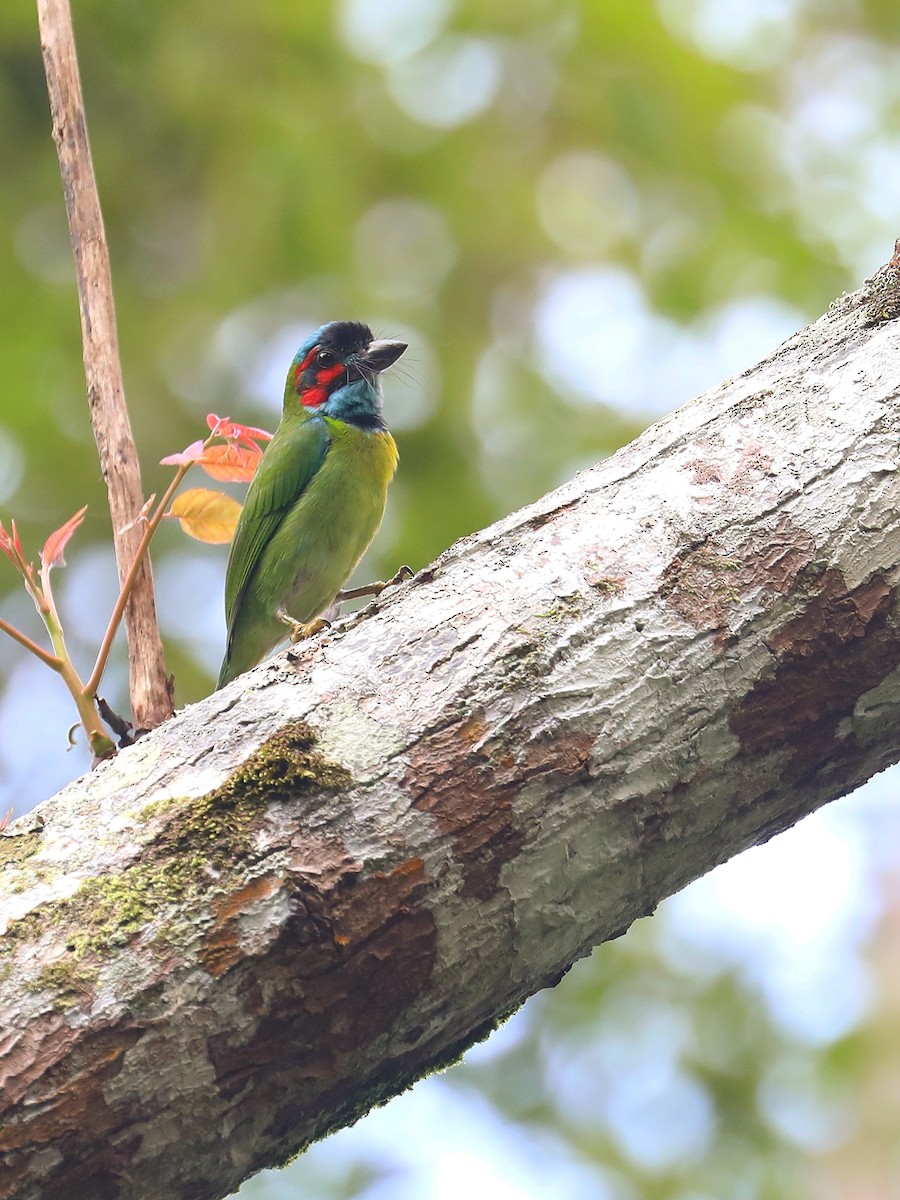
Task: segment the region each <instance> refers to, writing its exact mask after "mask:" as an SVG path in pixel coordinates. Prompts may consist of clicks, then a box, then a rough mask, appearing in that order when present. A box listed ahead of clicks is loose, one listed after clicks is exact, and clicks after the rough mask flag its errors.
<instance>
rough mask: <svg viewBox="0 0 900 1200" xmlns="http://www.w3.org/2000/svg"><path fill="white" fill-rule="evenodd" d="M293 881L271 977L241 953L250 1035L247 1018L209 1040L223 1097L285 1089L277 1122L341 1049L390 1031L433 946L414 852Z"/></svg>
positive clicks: (423, 980) (302, 1101)
mask: <svg viewBox="0 0 900 1200" xmlns="http://www.w3.org/2000/svg"><path fill="white" fill-rule="evenodd" d="M331 865H332V867H334V865H335V864H334V863H332V864H331ZM288 882H289V883H290V882H291V881H290V880H289V881H288ZM293 883H294V886H296V888H297V900H296V904H295V916H293V917H292V918H291V920H290V921H289V922H288V923H287V925H286V926H285V928H284V930H283V931H282V934H281V935H280V938H279V943H280V949H279V948H278V947H276V948H275V953H274V954H271V955H268V956H267V960H266V961H267V962H271V961H276V962H278V963H279V964H280V966H279V973H278V977H277V978H272V977H261V976H260V975H259V974H258V973H257V972H256V971H255V970H253V964H251V963H249V962H248V963H247V964H246V968H245V969H248V970H249V971H250V973H251V980H250V983H249V985H248V986H249V989H250V991H249V992H248V995H249V994H250V993H253V997H254V999H255V1000H256V1002H257V1003H258V1002H259V1001H260V1000H262V1001H263V1002H264V1003H265V1009H264V1014H265V1015H263V1016H261V1018H260V1019H259V1020H257V1021H256V1022H255V1023H253V1024H251V1025H250V1026H249V1036H247V1033H248V1029H247V1028H246V1027H245V1028H244V1029H241V1030H235V1031H232V1032H229V1033H228V1034H222V1035H218V1036H217V1037H215V1038H212V1039H210V1042H209V1047H208V1048H209V1055H210V1060H211V1061H212V1063H213V1066H214V1068H215V1071H216V1078H217V1085H218V1087H219V1090H220V1092H221V1093H222V1094H223V1095H224V1096H226V1097H227V1098H229V1099H231V1098H233V1097H235V1096H237V1095H238V1094H239V1093H240V1092H242V1091H243V1090H244V1089H245V1088H247V1087H248V1086H249V1085H251V1084H253V1083H254V1082H255V1081H256V1080H259V1081H260V1082H261V1084H262V1085H263V1086H265V1087H269V1086H271V1087H273V1088H275V1089H283V1090H284V1094H285V1096H286V1097H289V1099H287V1100H286V1101H285V1105H284V1107H283V1108H281V1109H280V1111H281V1116H280V1117H276V1123H277V1122H278V1120H280V1119H283V1118H284V1119H286V1117H285V1113H286V1112H290V1114H291V1119H292V1120H293V1121H295V1122H296V1121H297V1120H299V1119H300V1118H299V1114H300V1112H301V1111H302V1110H303V1109H304V1107H305V1106H306V1105H307V1104H308V1103H309V1099H310V1096H311V1095H312V1094H313V1093H314V1092H315V1089H316V1088H317V1087H319V1086H320V1085H321V1080H323V1079H326V1080H327V1079H329V1078H331V1077H332V1076H333V1075H339V1074H340V1072H341V1070H342V1067H341V1063H342V1061H343V1058H344V1056H347V1055H350V1054H353V1053H357V1052H358V1051H359V1050H360V1048H363V1047H366V1046H368V1045H370V1044H371V1043H372V1041H374V1039H375V1038H377V1037H379V1036H381V1035H382V1034H385V1033H388V1032H389V1031H390V1029H391V1028H392V1027H393V1026H394V1024H395V1023H396V1022H397V1020H398V1019H399V1018H400V1017H401V1016H402V1014H403V1013H404V1012H405V1011H406V1009H407V1008H408V1007H409V1005H410V1004H412V1003H413V1002H414V1001H415V1000H416V998H417V997H418V996H419V995H420V993H421V992H422V991H423V990H424V988H425V987H426V986H427V984H428V981H429V979H430V978H431V972H432V970H433V968H434V962H435V958H436V953H437V948H436V943H437V930H436V926H435V923H434V918H433V917H432V915H431V913H430V911H428V910H427V909H426V908H425V907H424V906H423V900H424V897H425V893H426V890H427V885H428V878H427V876H426V874H425V870H424V864H423V862H422V860H421V859H419V858H409V859H406V860H404V861H403V862H401V863H399V864H398V865H397V866H395V867H394V868H392V869H391V870H389V871H378V872H375V873H374V874H373V875H371V876H370V877H368V878H365V879H363V878H360V876H359V872H358V869H356V870H342V871H335V870H333V869H332V870H327V869H326V870H325V871H324V872H323V875H322V878H321V879H317V880H313V878H312V877H311V876H310V875H306V876H305V877H304V878H302V879H296V880H294V881H293ZM246 1007H249V1008H250V1009H251V1010H252V1009H253V1008H254V1007H255V1005H254V1004H252V1003H251V1004H250V1005H249V1006H246ZM257 1011H259V1009H258V1008H257ZM288 1081H289V1082H288ZM305 1085H306V1086H305ZM241 1102H244V1101H243V1099H242V1101H241ZM253 1103H254V1104H255V1103H257V1101H253ZM275 1108H276V1110H278V1109H279V1105H278V1104H276V1105H275ZM305 1115H306V1119H308V1117H309V1111H308V1108H307V1109H306V1114H305Z"/></svg>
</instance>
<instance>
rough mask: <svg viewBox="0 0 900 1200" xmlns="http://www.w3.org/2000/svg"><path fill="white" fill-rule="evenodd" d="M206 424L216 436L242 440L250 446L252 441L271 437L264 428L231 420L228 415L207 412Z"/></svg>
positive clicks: (268, 440)
mask: <svg viewBox="0 0 900 1200" xmlns="http://www.w3.org/2000/svg"><path fill="white" fill-rule="evenodd" d="M206 424H207V425H208V426H209V428H210V429H211V430H212V432H213V433H215V434H216V435H217V436H218V437H223V438H228V439H229V440H233V441H238V442H243V443H244V444H245V445H248V446H252V445H253V443H254V442H270V441H271V440H272V437H273V434H271V433H269V432H268V430H266V429H257V428H256V426H255V425H241V424H240V422H239V421H231V420H229V419H228V417H217V416H216V414H215V413H209V414H207V417H206Z"/></svg>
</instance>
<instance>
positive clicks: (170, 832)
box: [0, 721, 351, 996]
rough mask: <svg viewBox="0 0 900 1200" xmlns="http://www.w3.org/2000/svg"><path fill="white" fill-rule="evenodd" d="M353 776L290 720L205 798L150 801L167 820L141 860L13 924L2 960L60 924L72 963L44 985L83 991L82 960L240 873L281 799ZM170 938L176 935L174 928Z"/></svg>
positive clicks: (46, 976)
mask: <svg viewBox="0 0 900 1200" xmlns="http://www.w3.org/2000/svg"><path fill="white" fill-rule="evenodd" d="M350 781H351V776H350V774H349V772H348V771H346V770H345V769H344V768H343V767H341V766H340V765H338V764H337V763H334V762H331V761H330V760H329V759H327V758H325V756H324V755H322V754H321V753H319V752H318V751H317V750H316V749H315V735H314V734H313V731H312V730H311V729H310V727H309V726H308V725H306V724H304V723H303V722H299V721H298V722H293V723H291V724H290V725H287V726H285V727H284V728H283V729H281V730H279V731H278V733H276V734H275V735H274V737H272V738H270V739H269V740H268V741H267V742H265V743H264V744H263V745H262V746H260V747H259V749H258V750H256V751H255V752H254V753H253V754H252V755H251V756H250V758H248V759H247V761H246V762H245V763H244V764H243V765H242V766H240V767H239V768H238V769H237V770H236V771H235V773H234V774H233V775H232V776H231V777H230V778H229V779H227V780H226V781H225V783H223V784H222V785H221V787H218V788H216V789H215V790H214V791H212V792H208V793H207V794H206V795H204V796H200V797H197V798H196V799H187V800H185V799H182V800H169V801H165V802H163V803H161V804H152V805H148V807H147V809H146V810H145V812H144V813H143V814H142V815H143V816H144V817H145V818H146V819H148V820H149V819H151V818H152V817H153V816H156V815H158V814H159V813H160V812H161V811H162V810H163V809H165V811H166V812H167V815H168V820H167V822H166V825H165V827H164V828H163V830H162V831H161V832H160V834H159V835H158V836H157V838H156V839H155V840H154V841H153V842H151V843H150V844H149V845H148V846H146V847H145V849H144V851H143V853H142V855H141V860H140V861H139V862H136V863H134V864H133V865H132V866H129V867H126V868H125V869H124V870H123V871H122V872H121V873H120V874H118V875H98V876H94V877H91V878H89V879H86V880H84V882H83V883H82V884H81V886H80V887H79V888H78V890H77V891H76V892H75V893H74V894H73V895H72V896H70V897H68V898H66V899H63V900H55V901H52V902H50V903H48V904H44V905H41V906H40V907H39V908H38V909H35V910H34V911H33V912H32V913H29V914H28V915H27V916H26V917H23V918H22V919H21V920H20V921H14V922H12V923H11V925H10V926H9V928H8V930H7V934H6V937H5V938H4V939H3V942H2V944H0V959H2V956H3V955H5V954H11V953H12V952H13V950H14V948H15V945H16V944H17V943H18V942H20V941H23V940H27V939H30V938H34V937H37V936H38V935H39V934H40V933H41V931H42V930H43V929H45V928H46V927H47V926H48V925H53V926H56V927H58V928H59V930H60V934H61V936H64V937H65V939H66V949H67V951H68V953H69V955H70V956H71V960H70V961H71V964H72V966H71V967H69V966H68V964H55V965H54V966H53V967H48V968H47V969H46V971H45V972H43V973H42V975H41V976H40V977H39V979H38V981H36V982H35V986H39V985H40V986H47V987H48V988H51V989H52V988H53V987H54V986H56V985H57V984H59V985H66V986H67V987H68V991H67V993H66V994H67V995H73V996H74V995H75V991H73V989H75V988H76V987H77V988H80V989H83V987H84V986H85V985H86V984H87V983H88V982H90V980H89V978H88V976H87V975H86V974H85V968H84V967H79V966H78V964H81V963H82V962H83V961H84V960H85V958H86V957H89V958H92V959H93V958H99V957H102V956H103V954H104V952H105V951H107V950H109V949H111V948H112V947H114V946H120V945H124V944H125V943H126V942H128V941H129V940H130V939H131V938H132V937H133V936H134V935H135V934H136V933H137V932H139V931H140V930H141V929H142V928H143V927H144V926H145V925H146V924H147V923H148V922H149V921H150V920H152V919H153V918H154V917H158V916H159V915H160V914H161V913H165V911H166V910H167V909H168V908H169V907H170V906H172V905H175V904H183V903H184V902H185V901H186V900H187V899H189V898H190V897H192V896H196V898H197V900H198V902H200V901H202V898H203V896H204V894H205V892H206V890H207V887H208V884H209V878H210V873H211V872H214V873H215V874H216V875H217V876H218V877H219V882H220V883H221V882H222V877H223V876H225V877H227V876H228V875H234V874H237V873H239V872H240V870H241V863H242V861H243V860H244V859H245V858H246V856H247V854H248V853H249V851H250V849H251V846H252V833H253V826H254V823H255V821H256V819H257V818H258V817H259V815H260V814H262V813H263V812H264V811H265V810H266V808H267V806H268V805H269V804H270V803H271V802H272V801H277V800H283V799H289V798H291V797H293V796H296V795H298V794H300V793H303V792H311V791H327V790H336V789H338V788H342V787H346V786H347V785H348V784H349V783H350ZM166 936H167V937H168V938H169V939H171V930H168V931H167V934H166ZM79 971H80V974H79ZM67 972H69V973H68V974H67ZM67 981H68V983H67Z"/></svg>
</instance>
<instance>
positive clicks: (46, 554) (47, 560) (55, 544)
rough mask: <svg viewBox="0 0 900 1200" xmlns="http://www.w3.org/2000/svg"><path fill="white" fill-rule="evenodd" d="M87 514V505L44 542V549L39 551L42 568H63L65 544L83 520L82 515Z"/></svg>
mask: <svg viewBox="0 0 900 1200" xmlns="http://www.w3.org/2000/svg"><path fill="white" fill-rule="evenodd" d="M86 512H87V505H85V506H84V508H80V509H79V510H78V512H77V513H76V514H75V516H74V517H69V519H68V521H66V523H65V525H60V527H59V529H56V530H54V532H53V533H51V534H50V536H49V537H48V538H47V540H46V542H44V548H43V550H42V551H41V564H42V566H44V567H48V568H49V567H62V566H65V561H66V560H65V559H64V558H63V553H64V552H65V549H66V544H67V543H68V540H69V538H70V537H71V536H72V534H73V533H74V532H75V530H76V529H77V528H78V526H79V525H80V524H81V522H82V521H83V520H84V514H85V513H86Z"/></svg>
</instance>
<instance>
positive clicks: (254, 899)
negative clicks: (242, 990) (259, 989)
mask: <svg viewBox="0 0 900 1200" xmlns="http://www.w3.org/2000/svg"><path fill="white" fill-rule="evenodd" d="M281 885H282V880H281V879H280V878H279V877H278V876H277V875H261V876H260V877H259V878H258V879H253V880H251V881H250V883H247V884H244V886H243V887H239V888H238V889H237V890H236V891H234V892H231V893H230V894H229V895H227V896H225V897H223V898H222V899H221V900H220V901H219V902H218V904H217V905H216V907H215V909H214V910H213V926H212V929H210V931H209V932H208V933H207V934H206V936H205V937H204V939H203V943H202V945H201V947H200V954H199V957H200V962H201V964H202V965H203V967H204V969H205V970H207V971H208V972H209V973H210V975H213V976H215V977H216V978H218V977H219V976H220V975H224V974H225V972H226V971H227V970H229V969H230V968H231V967H233V966H234V964H235V963H237V962H240V960H241V958H242V957H243V954H242V951H241V944H240V942H241V920H240V918H241V917H242V916H243V915H244V914H245V913H246V912H247V911H248V909H251V908H253V906H254V905H256V904H259V903H260V902H261V901H263V900H269V899H270V898H271V897H272V896H274V895H275V893H276V892H277V891H278V890H279V888H280V887H281Z"/></svg>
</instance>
